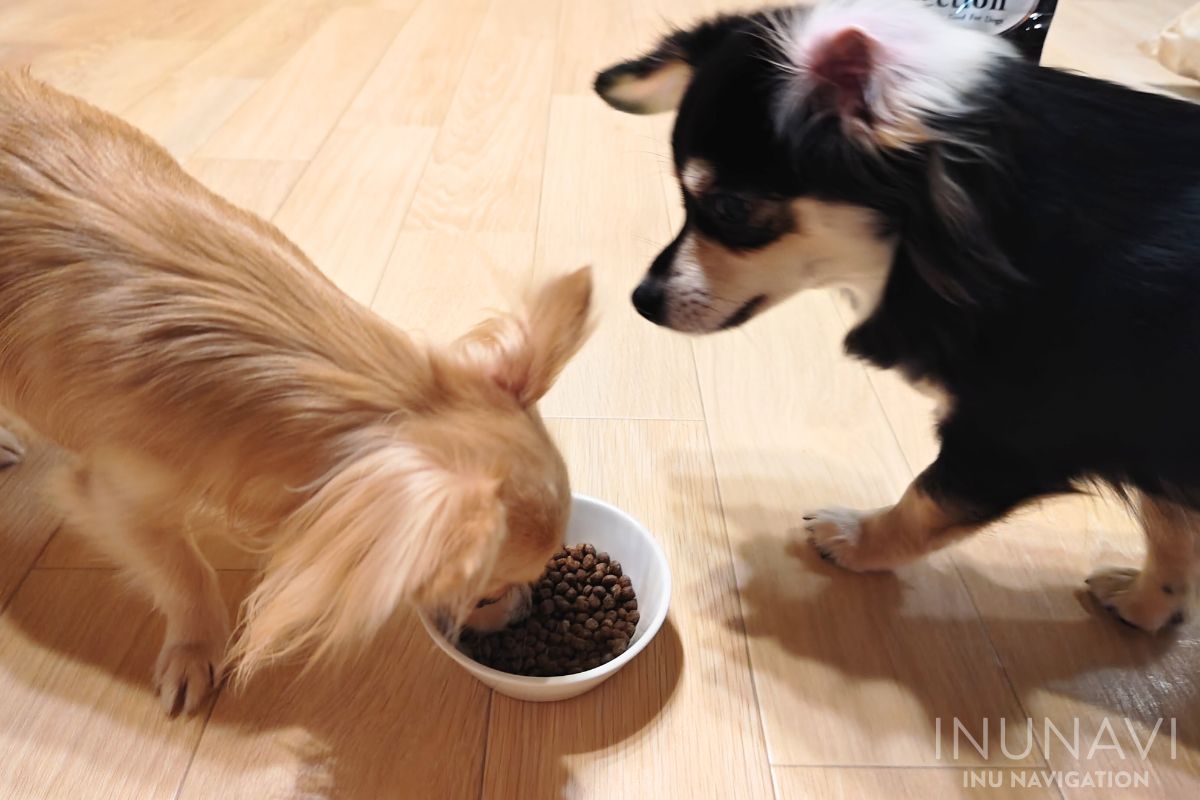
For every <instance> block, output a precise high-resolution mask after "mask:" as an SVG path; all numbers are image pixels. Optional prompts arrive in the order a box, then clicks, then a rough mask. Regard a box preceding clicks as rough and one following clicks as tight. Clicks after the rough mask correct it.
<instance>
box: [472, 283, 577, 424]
mask: <svg viewBox="0 0 1200 800" xmlns="http://www.w3.org/2000/svg"><path fill="white" fill-rule="evenodd" d="M591 305H592V271H591V268H590V267H584V268H583V269H579V270H576V271H575V272H572V273H570V274H569V275H564V276H562V277H559V278H555V279H554V280H552V281H550V282H548V283H546V284H545V285H543V286H542V287H541V288H540V289H539V290H538V291H537V292H536V293H535V294H534V295H533V296H532V297H531V298H530V300H529V302H528V303H527V307H526V310H525V313H524V315H522V316H517V315H511V314H510V315H504V316H501V317H497V318H495V319H491V320H488V321H487V322H485V323H483V324H482V325H480V326H478V327H476V328H475V330H473V331H471V332H470V333H468V334H467V335H466V336H464V337H462V338H461V339H459V340H458V341H457V342H456V343H455V345H454V353H455V355H456V357H457V358H458V359H459V360H460V361H461V362H464V363H467V364H469V365H471V366H472V367H474V368H478V369H481V370H483V371H484V372H485V373H486V374H487V375H488V376H489V377H491V379H492V380H493V381H495V382H496V383H497V384H498V385H499V386H500V387H501V388H503V389H504V390H505V391H507V392H509V393H511V394H512V395H513V397H515V398H516V400H517V402H519V403H520V404H521V405H522V406H523V407H526V408H528V407H529V406H531V405H533V404H534V403H536V402H537V401H538V400H540V399H541V398H542V396H543V395H545V394H546V392H548V391H549V390H550V387H551V386H552V385H553V384H554V380H555V378H557V377H558V374H559V373H560V372H562V369H563V367H565V366H566V365H567V362H568V361H569V360H570V359H571V357H572V356H573V355H575V353H576V352H578V350H579V348H580V347H581V346H582V345H583V342H584V340H586V339H587V336H588V334H589V333H590V332H591V316H590V314H591Z"/></svg>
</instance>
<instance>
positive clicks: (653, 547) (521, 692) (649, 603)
mask: <svg viewBox="0 0 1200 800" xmlns="http://www.w3.org/2000/svg"><path fill="white" fill-rule="evenodd" d="M585 543H586V544H592V545H595V547H596V549H597V550H602V551H605V552H607V553H608V554H609V555H611V556H612V557H613V558H614V559H615V560H617V561H620V562H621V567H622V569H623V570H624V574H626V575H628V576H629V579H630V580H631V581H632V582H633V588H634V590H635V591H636V592H637V601H638V612H639V613H640V615H641V619H640V620H639V622H638V626H637V628H636V629H635V630H634V632H633V638H632V639H631V640H630V642H629V649H628V650H626V651H625V652H624V653H622V654H621V655H619V656H617V657H616V658H614V659H613V660H612V661H609V662H608V663H607V664H601V665H600V666H598V667H596V668H595V669H589V670H587V671H586V672H580V673H577V674H575V675H563V676H562V677H558V678H531V677H526V676H524V675H511V674H509V673H507V672H501V671H500V670H496V669H492V668H491V667H485V666H484V665H483V664H480V663H479V662H477V661H474V660H472V659H471V658H470V657H469V656H467V655H465V654H464V653H462V652H461V651H460V650H459V649H458V648H456V647H455V646H454V645H453V644H451V643H450V641H449V640H448V639H447V638H446V637H445V636H444V635H443V634H442V632H441V631H440V630H438V628H437V626H436V624H435V623H434V622H433V620H431V619H429V618H428V617H426V615H424V614H421V615H420V616H421V623H422V624H423V625H424V626H425V630H426V631H428V632H429V635H430V636H431V637H433V641H434V642H436V643H437V646H438V647H440V648H441V649H442V652H444V653H445V654H446V655H448V656H450V658H452V659H454V660H455V661H456V662H458V665H459V666H460V667H462V668H463V669H465V670H466V671H467V672H469V673H471V674H472V675H474V676H475V677H476V678H478V679H479V680H481V681H483V682H484V683H485V684H487V685H488V686H490V687H492V688H493V689H495V690H496V691H497V692H500V694H503V695H507V696H508V697H513V698H516V699H517V700H532V701H536V702H546V701H551V700H565V699H566V698H568V697H575V696H576V695H581V694H583V693H584V692H586V691H589V690H591V689H594V688H595V687H596V686H598V685H600V684H601V683H603V682H604V681H606V680H608V679H609V678H611V677H612V676H613V675H615V674H616V673H617V671H618V670H619V669H621V667H623V666H625V665H626V664H628V663H629V662H630V661H632V660H633V659H635V658H637V655H638V653H640V652H642V650H643V649H645V647H646V645H647V644H649V642H650V640H651V639H653V638H654V635H655V634H656V633H658V629H659V628H661V627H662V624H663V620H665V619H666V618H667V605H668V603H669V602H670V599H671V571H670V570H669V569H668V568H667V557H666V556H665V555H664V554H663V551H662V548H661V547H659V545H658V542H656V541H655V540H654V537H653V536H651V535H650V533H649V532H648V531H647V530H646V529H645V528H644V527H642V525H641V524H640V523H639V522H638V521H637V520H635V519H634V518H633V517H631V516H629V515H628V514H626V513H625V512H624V511H622V510H621V509H619V508H617V507H616V506H611V505H609V504H608V503H605V502H603V501H601V500H596V499H594V498H591V497H586V496H584V495H581V494H576V495H575V496H574V498H573V502H572V504H571V519H570V521H569V522H568V523H567V533H566V544H585Z"/></svg>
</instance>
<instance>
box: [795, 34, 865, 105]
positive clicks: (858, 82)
mask: <svg viewBox="0 0 1200 800" xmlns="http://www.w3.org/2000/svg"><path fill="white" fill-rule="evenodd" d="M877 49H878V44H877V43H876V42H875V40H874V39H872V38H871V37H870V36H868V35H867V34H866V33H864V32H862V31H861V30H858V29H857V28H845V29H843V30H840V31H838V32H837V33H835V34H833V35H832V36H831V37H830V38H829V39H827V40H825V41H824V42H822V43H820V44H819V45H818V46H817V47H816V48H814V51H813V53H812V56H811V58H812V63H811V67H810V69H811V72H812V76H813V79H814V81H815V82H816V87H815V90H816V92H817V93H818V94H824V95H825V96H826V97H827V98H828V99H829V101H830V102H832V103H833V105H834V107H835V108H836V110H837V112H838V114H840V115H842V116H853V115H859V114H862V113H863V111H864V109H865V108H866V105H867V92H868V90H869V87H870V82H871V77H872V73H873V72H874V70H875V68H876V52H877Z"/></svg>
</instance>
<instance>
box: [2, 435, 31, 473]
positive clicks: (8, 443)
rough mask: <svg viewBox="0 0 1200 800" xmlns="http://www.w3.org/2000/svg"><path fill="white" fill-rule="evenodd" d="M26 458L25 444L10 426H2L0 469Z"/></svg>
mask: <svg viewBox="0 0 1200 800" xmlns="http://www.w3.org/2000/svg"><path fill="white" fill-rule="evenodd" d="M24 459H25V445H23V444H21V440H20V439H18V438H17V437H16V434H14V433H13V432H12V431H10V430H9V429H8V428H3V427H0V469H4V468H5V467H11V466H12V465H13V464H19V463H21V461H23V460H24Z"/></svg>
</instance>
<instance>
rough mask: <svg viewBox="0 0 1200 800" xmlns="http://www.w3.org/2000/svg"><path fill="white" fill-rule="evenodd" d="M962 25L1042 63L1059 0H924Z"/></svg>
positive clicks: (922, 0)
mask: <svg viewBox="0 0 1200 800" xmlns="http://www.w3.org/2000/svg"><path fill="white" fill-rule="evenodd" d="M920 2H923V3H924V4H925V5H927V6H929V7H930V8H933V9H935V10H937V11H939V12H941V13H943V14H945V15H946V16H947V17H949V18H950V19H952V20H954V21H955V22H957V23H959V24H961V25H967V26H969V27H971V28H974V29H976V30H981V31H987V32H988V33H994V34H995V35H997V36H1003V37H1004V38H1005V39H1008V40H1009V41H1011V42H1012V43H1013V44H1015V45H1016V46H1017V49H1019V50H1020V51H1021V52H1022V53H1023V54H1024V55H1025V56H1026V57H1027V58H1030V59H1033V60H1034V61H1039V60H1041V57H1042V47H1043V45H1045V44H1046V34H1047V33H1049V31H1050V23H1051V22H1052V21H1053V20H1054V9H1055V7H1056V6H1057V5H1058V0H920Z"/></svg>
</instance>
